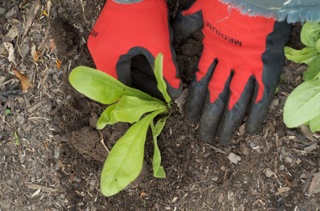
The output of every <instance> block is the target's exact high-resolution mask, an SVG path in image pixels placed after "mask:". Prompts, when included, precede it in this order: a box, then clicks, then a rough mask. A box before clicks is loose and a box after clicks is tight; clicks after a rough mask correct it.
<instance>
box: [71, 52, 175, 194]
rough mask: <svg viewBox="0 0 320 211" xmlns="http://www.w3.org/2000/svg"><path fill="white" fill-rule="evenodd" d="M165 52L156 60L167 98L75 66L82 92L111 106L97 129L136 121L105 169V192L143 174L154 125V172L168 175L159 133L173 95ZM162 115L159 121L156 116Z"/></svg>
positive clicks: (116, 189) (102, 183) (73, 78)
mask: <svg viewBox="0 0 320 211" xmlns="http://www.w3.org/2000/svg"><path fill="white" fill-rule="evenodd" d="M162 66H163V55H162V54H161V53H159V54H158V55H157V57H156V59H155V63H154V74H155V77H156V80H157V88H158V89H159V91H160V92H161V93H162V95H163V97H164V99H165V102H163V101H161V100H159V99H157V98H154V97H152V96H150V95H148V94H146V93H144V92H142V91H140V90H137V89H134V88H131V87H128V86H126V85H124V84H123V83H121V82H120V81H118V80H116V79H115V78H113V77H112V76H110V75H108V74H106V73H104V72H101V71H97V70H95V69H92V68H89V67H85V66H79V67H76V68H75V69H73V70H72V71H71V73H70V76H69V82H70V83H71V85H72V86H73V87H74V88H75V89H76V90H77V91H78V92H80V93H82V94H84V95H85V96H86V97H88V98H90V99H92V100H95V101H97V102H99V103H102V104H106V105H108V107H107V108H106V109H105V110H104V111H103V113H102V114H101V116H100V118H99V120H98V122H97V129H103V128H104V127H105V126H106V125H112V124H115V123H117V122H127V123H130V124H132V125H131V127H130V128H129V129H128V130H127V131H126V133H125V134H124V135H123V136H122V137H121V138H120V139H119V140H118V141H117V142H116V144H115V145H114V146H113V147H112V149H111V151H110V153H109V155H108V157H107V159H106V161H105V163H104V166H103V169H102V172H101V180H100V188H101V192H102V194H104V195H105V196H112V195H115V194H117V193H118V192H120V191H121V190H123V189H124V188H125V187H126V186H128V185H129V184H130V183H131V182H133V181H134V180H135V179H136V178H137V177H138V176H139V174H140V172H141V170H142V166H143V158H144V145H145V141H146V136H147V131H148V128H149V127H150V128H151V131H152V136H153V144H154V153H153V160H152V165H153V175H154V177H157V178H165V177H166V173H165V171H164V169H163V167H162V166H161V155H160V150H159V147H158V144H157V137H158V135H159V134H160V133H161V131H162V129H163V128H164V125H165V123H166V120H167V118H168V116H169V109H170V107H171V98H170V96H169V95H168V93H167V89H166V83H165V81H164V79H163V73H162ZM160 114H161V118H160V119H158V120H157V121H156V122H155V118H156V117H157V116H159V115H160Z"/></svg>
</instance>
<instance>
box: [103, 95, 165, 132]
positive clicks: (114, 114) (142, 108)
mask: <svg viewBox="0 0 320 211" xmlns="http://www.w3.org/2000/svg"><path fill="white" fill-rule="evenodd" d="M156 110H159V111H162V112H164V111H166V110H168V108H167V106H166V105H165V104H164V103H163V102H161V103H160V102H158V101H148V100H141V99H139V98H137V97H133V96H123V97H122V98H121V99H120V101H119V102H118V103H115V104H112V105H111V106H109V107H108V108H107V109H105V111H104V112H103V113H102V114H101V116H100V118H99V120H98V122H97V129H102V128H104V127H105V126H106V125H107V124H110V125H111V124H115V123H117V122H128V123H134V122H137V121H139V120H140V118H141V117H142V115H144V114H146V113H149V112H151V111H156Z"/></svg>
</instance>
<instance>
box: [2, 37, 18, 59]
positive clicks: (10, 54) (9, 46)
mask: <svg viewBox="0 0 320 211" xmlns="http://www.w3.org/2000/svg"><path fill="white" fill-rule="evenodd" d="M3 45H4V47H5V48H6V50H7V51H8V60H9V62H12V63H14V64H16V62H15V57H14V48H13V45H12V43H9V42H4V43H3Z"/></svg>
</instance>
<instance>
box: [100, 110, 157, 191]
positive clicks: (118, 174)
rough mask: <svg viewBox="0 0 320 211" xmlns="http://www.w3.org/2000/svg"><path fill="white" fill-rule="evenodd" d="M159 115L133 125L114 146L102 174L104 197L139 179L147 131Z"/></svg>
mask: <svg viewBox="0 0 320 211" xmlns="http://www.w3.org/2000/svg"><path fill="white" fill-rule="evenodd" d="M159 113H161V112H160V111H155V112H153V113H151V114H149V115H147V116H146V117H144V118H143V119H141V120H140V121H139V122H137V123H135V124H134V125H132V126H131V127H130V128H129V130H128V131H127V132H126V133H125V134H124V136H122V137H121V138H120V139H119V140H118V141H117V143H116V144H115V145H114V146H113V148H112V149H111V151H110V154H109V155H108V157H107V160H106V162H105V164H104V166H103V169H102V172H101V180H100V188H101V192H102V194H103V195H105V196H112V195H114V194H117V193H118V192H119V191H121V190H122V189H124V188H125V187H126V186H127V185H129V184H130V183H131V182H132V181H134V180H135V179H136V178H137V177H138V175H139V174H140V172H141V169H142V165H143V157H144V144H145V141H146V135H147V130H148V128H149V125H150V123H151V121H152V120H153V118H154V117H156V116H157V115H158V114H159Z"/></svg>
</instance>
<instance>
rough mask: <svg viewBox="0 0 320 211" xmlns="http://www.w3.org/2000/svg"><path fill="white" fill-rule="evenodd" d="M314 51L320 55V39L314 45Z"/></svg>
mask: <svg viewBox="0 0 320 211" xmlns="http://www.w3.org/2000/svg"><path fill="white" fill-rule="evenodd" d="M316 49H317V51H318V53H320V39H318V41H317V43H316Z"/></svg>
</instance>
